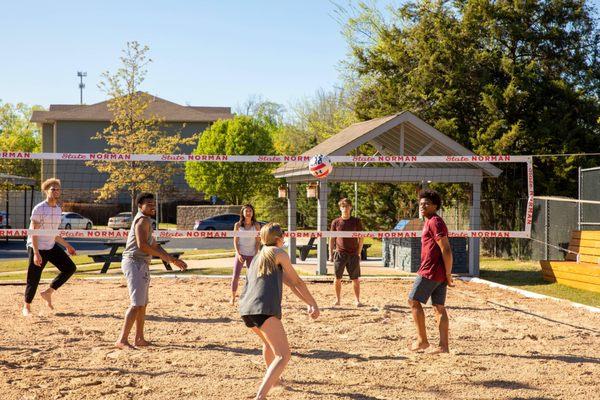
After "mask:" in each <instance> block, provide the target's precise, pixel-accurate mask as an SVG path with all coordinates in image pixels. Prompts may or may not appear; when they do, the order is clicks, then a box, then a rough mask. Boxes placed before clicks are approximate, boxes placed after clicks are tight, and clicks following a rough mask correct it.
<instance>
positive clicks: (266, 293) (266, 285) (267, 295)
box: [240, 248, 285, 319]
mask: <svg viewBox="0 0 600 400" xmlns="http://www.w3.org/2000/svg"><path fill="white" fill-rule="evenodd" d="M280 252H285V250H283V249H280V248H275V254H278V253H280ZM259 257H260V256H259V255H257V256H255V257H254V259H252V263H250V268H248V275H247V277H246V285H245V286H244V291H243V292H242V295H241V296H240V315H242V316H244V315H258V314H264V315H274V316H275V317H277V318H279V319H281V298H282V293H283V268H282V266H281V265H277V267H276V268H275V270H274V271H273V272H271V274H270V275H263V276H261V277H258V276H257V273H258V266H257V265H256V263H257V261H258V259H259Z"/></svg>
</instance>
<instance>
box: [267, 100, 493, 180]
mask: <svg viewBox="0 0 600 400" xmlns="http://www.w3.org/2000/svg"><path fill="white" fill-rule="evenodd" d="M367 142H368V143H370V144H372V145H373V146H374V147H375V148H376V149H377V150H378V152H379V154H380V155H419V156H448V155H453V156H458V155H461V156H464V155H474V154H475V153H473V152H472V151H470V150H468V149H467V148H466V147H464V146H462V145H461V144H459V143H458V142H456V141H454V140H452V139H450V138H449V137H448V136H446V135H444V134H443V133H441V132H440V131H438V130H437V129H435V128H434V127H432V126H431V125H429V124H427V123H426V122H425V121H423V120H422V119H420V118H418V117H417V116H416V115H414V114H413V113H411V112H409V111H404V112H401V113H398V114H394V115H388V116H386V117H381V118H375V119H371V120H369V121H365V122H359V123H355V124H352V125H350V126H349V127H347V128H345V129H343V130H342V131H341V132H339V133H337V134H335V135H333V136H332V137H330V138H328V139H326V140H324V141H323V142H321V143H319V144H318V145H316V146H315V147H313V148H312V149H310V150H308V151H306V152H305V153H303V154H302V155H304V156H312V155H316V154H324V155H331V156H343V155H347V154H348V153H350V152H351V151H352V150H354V149H356V148H357V147H359V146H360V145H362V144H365V143H367ZM419 166H421V167H428V168H448V167H452V166H454V167H456V164H454V165H452V164H441V163H429V164H423V163H421V164H419ZM463 166H465V167H466V166H469V167H471V168H475V169H481V170H482V171H483V173H484V175H487V176H491V177H496V176H498V175H500V173H501V172H502V171H501V170H500V169H498V168H496V167H494V166H493V165H491V164H489V163H474V164H464V165H463ZM302 171H305V172H306V175H307V176H308V177H310V175H309V173H308V163H306V162H289V163H286V164H285V165H283V166H281V167H279V168H277V169H276V170H275V172H274V175H275V177H277V178H284V177H286V176H291V175H296V176H297V175H298V174H299V173H301V172H302ZM334 171H335V168H334Z"/></svg>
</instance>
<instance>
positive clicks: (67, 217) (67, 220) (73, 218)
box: [58, 212, 94, 230]
mask: <svg viewBox="0 0 600 400" xmlns="http://www.w3.org/2000/svg"><path fill="white" fill-rule="evenodd" d="M93 227H94V224H92V221H91V220H90V219H88V218H86V217H84V216H82V215H81V214H77V213H74V212H63V213H62V214H61V216H60V226H59V228H58V229H87V230H89V229H92V228H93Z"/></svg>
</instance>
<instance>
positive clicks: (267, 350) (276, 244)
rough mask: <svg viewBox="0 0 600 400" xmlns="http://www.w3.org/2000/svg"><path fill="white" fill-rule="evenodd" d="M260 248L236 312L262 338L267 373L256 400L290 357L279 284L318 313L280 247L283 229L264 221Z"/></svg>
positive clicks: (275, 380)
mask: <svg viewBox="0 0 600 400" xmlns="http://www.w3.org/2000/svg"><path fill="white" fill-rule="evenodd" d="M260 240H261V242H262V244H263V248H262V249H261V251H260V252H259V253H258V254H257V255H256V257H254V259H253V260H252V264H251V266H250V268H249V269H248V276H247V279H246V286H244V291H243V293H242V295H241V296H240V315H241V316H242V319H243V320H244V323H245V324H246V326H247V327H248V328H250V329H252V331H253V332H254V333H256V334H257V335H258V337H259V338H260V339H261V340H262V341H263V357H264V359H265V363H266V364H267V372H266V373H265V377H264V379H263V381H262V383H261V385H260V387H259V389H258V393H257V394H256V399H265V398H266V397H267V393H268V392H269V390H270V389H271V387H273V386H274V385H276V384H278V382H279V377H280V376H281V373H282V372H283V370H284V369H285V366H286V365H287V363H288V362H289V360H290V357H291V352H290V346H289V344H288V341H287V335H286V333H285V329H284V328H283V325H282V323H281V299H282V291H283V284H285V285H286V286H288V287H289V288H290V289H291V290H292V292H294V294H295V295H296V296H298V298H300V300H302V301H304V302H305V303H306V304H307V305H308V314H309V315H310V316H311V317H312V318H313V319H314V318H317V317H318V316H319V307H318V306H317V302H316V301H315V299H314V298H313V297H312V295H311V294H310V292H309V291H308V288H307V287H306V284H305V283H304V281H303V280H302V279H300V277H299V276H298V274H297V273H296V270H294V267H293V266H292V263H291V261H290V257H289V256H288V254H287V253H286V252H285V250H283V249H282V247H283V230H282V229H281V226H280V225H279V224H274V223H268V224H266V225H265V226H263V227H262V229H261V230H260Z"/></svg>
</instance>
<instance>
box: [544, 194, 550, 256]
mask: <svg viewBox="0 0 600 400" xmlns="http://www.w3.org/2000/svg"><path fill="white" fill-rule="evenodd" d="M544 207H545V208H546V209H545V210H544V260H548V259H549V257H550V252H549V249H548V239H549V238H548V220H549V217H550V209H549V208H548V200H547V199H546V200H544Z"/></svg>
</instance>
